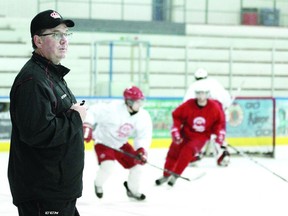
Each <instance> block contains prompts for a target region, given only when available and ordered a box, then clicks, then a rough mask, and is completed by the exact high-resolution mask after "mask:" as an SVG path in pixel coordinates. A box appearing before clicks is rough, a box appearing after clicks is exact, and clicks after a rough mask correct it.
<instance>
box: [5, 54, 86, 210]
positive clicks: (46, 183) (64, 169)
mask: <svg viewBox="0 0 288 216" xmlns="http://www.w3.org/2000/svg"><path fill="white" fill-rule="evenodd" d="M68 72H69V69H68V68H66V67H64V66H62V65H54V64H53V63H52V62H50V61H48V60H47V59H45V58H43V57H41V56H40V55H38V54H36V53H33V56H32V57H31V59H30V60H29V61H28V62H27V63H26V64H25V65H24V67H23V68H22V69H21V71H20V72H19V74H18V75H17V77H16V78H15V81H14V83H13V86H12V89H11V92H10V116H11V121H12V136H11V146H10V155H9V165H8V179H9V184H10V189H11V193H12V196H13V203H14V204H15V205H17V204H18V203H20V202H24V201H29V200H40V199H43V200H48V201H49V200H54V201H57V200H59V201H60V200H61V201H66V200H67V201H69V200H73V199H76V198H78V197H80V196H81V195H82V174H83V168H84V141H83V130H82V121H81V118H80V115H79V113H78V112H76V111H74V110H71V109H69V108H70V107H71V106H72V104H73V103H76V99H75V97H74V95H73V94H72V93H71V91H70V90H69V88H68V87H67V85H66V82H65V80H64V79H63V77H64V76H65V75H66V74H67V73H68Z"/></svg>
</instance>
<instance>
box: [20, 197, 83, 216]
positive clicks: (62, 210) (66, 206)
mask: <svg viewBox="0 0 288 216" xmlns="http://www.w3.org/2000/svg"><path fill="white" fill-rule="evenodd" d="M17 207H18V213H19V216H80V214H79V212H78V211H77V208H76V199H75V200H72V201H45V200H35V201H29V202H23V203H20V204H19V205H18V206H17Z"/></svg>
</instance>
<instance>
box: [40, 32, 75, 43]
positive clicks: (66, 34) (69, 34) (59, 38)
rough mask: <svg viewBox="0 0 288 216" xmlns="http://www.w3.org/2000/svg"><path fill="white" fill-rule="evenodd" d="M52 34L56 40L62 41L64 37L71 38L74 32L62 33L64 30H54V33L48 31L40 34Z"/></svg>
mask: <svg viewBox="0 0 288 216" xmlns="http://www.w3.org/2000/svg"><path fill="white" fill-rule="evenodd" d="M49 35H51V36H52V37H53V38H54V39H55V40H57V41H60V40H61V39H62V38H64V37H65V38H66V39H70V38H71V36H72V33H71V32H70V33H62V32H53V33H47V34H40V35H39V36H49Z"/></svg>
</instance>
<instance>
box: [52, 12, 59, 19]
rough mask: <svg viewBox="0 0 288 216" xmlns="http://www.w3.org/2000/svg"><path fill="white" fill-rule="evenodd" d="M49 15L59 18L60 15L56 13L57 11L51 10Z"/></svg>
mask: <svg viewBox="0 0 288 216" xmlns="http://www.w3.org/2000/svg"><path fill="white" fill-rule="evenodd" d="M50 16H51V17H53V18H54V19H58V18H59V19H61V16H60V14H58V13H57V12H55V11H53V12H52V13H51V14H50Z"/></svg>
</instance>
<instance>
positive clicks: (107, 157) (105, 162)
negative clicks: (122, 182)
mask: <svg viewBox="0 0 288 216" xmlns="http://www.w3.org/2000/svg"><path fill="white" fill-rule="evenodd" d="M120 149H122V150H123V151H125V152H128V153H130V154H135V150H134V149H133V147H132V146H131V145H130V144H128V143H126V144H125V145H123V146H122V147H121V148H120ZM94 150H95V152H96V155H97V158H98V163H99V169H98V171H97V173H96V178H95V185H96V186H98V187H103V185H104V184H105V182H106V181H107V180H108V179H109V177H110V176H111V175H112V173H113V170H114V166H115V160H117V161H118V162H119V163H120V164H121V165H122V167H124V168H125V169H129V174H128V181H127V182H128V187H129V189H130V190H131V192H132V193H135V194H136V193H139V190H140V182H141V176H142V172H143V168H144V167H143V165H139V164H137V163H135V159H134V158H132V157H130V156H127V155H125V154H123V153H121V152H117V151H115V150H113V149H111V148H109V147H106V146H104V145H102V144H96V145H95V146H94Z"/></svg>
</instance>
